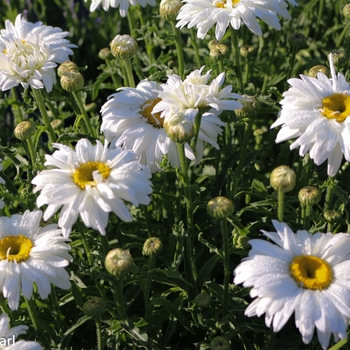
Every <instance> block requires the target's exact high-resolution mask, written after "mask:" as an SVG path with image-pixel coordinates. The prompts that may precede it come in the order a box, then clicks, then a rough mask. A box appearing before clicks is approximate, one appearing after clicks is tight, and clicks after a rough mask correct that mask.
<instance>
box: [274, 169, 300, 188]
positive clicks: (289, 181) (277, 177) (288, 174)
mask: <svg viewBox="0 0 350 350" xmlns="http://www.w3.org/2000/svg"><path fill="white" fill-rule="evenodd" d="M295 182H296V176H295V172H294V170H293V169H291V168H290V167H289V166H287V165H280V166H279V167H277V168H275V169H273V170H272V172H271V175H270V185H271V187H272V188H273V189H274V190H276V191H278V190H279V191H282V192H289V191H291V190H292V189H293V188H294V186H295Z"/></svg>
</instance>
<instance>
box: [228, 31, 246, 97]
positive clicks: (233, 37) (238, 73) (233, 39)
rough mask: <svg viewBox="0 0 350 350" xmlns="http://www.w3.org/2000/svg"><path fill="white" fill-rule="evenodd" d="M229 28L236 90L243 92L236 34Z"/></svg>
mask: <svg viewBox="0 0 350 350" xmlns="http://www.w3.org/2000/svg"><path fill="white" fill-rule="evenodd" d="M230 29H231V42H232V52H233V67H234V70H235V73H236V80H237V92H238V93H239V94H242V93H243V92H244V87H243V80H242V71H241V63H240V53H239V47H238V34H237V31H236V30H235V29H233V27H232V26H230Z"/></svg>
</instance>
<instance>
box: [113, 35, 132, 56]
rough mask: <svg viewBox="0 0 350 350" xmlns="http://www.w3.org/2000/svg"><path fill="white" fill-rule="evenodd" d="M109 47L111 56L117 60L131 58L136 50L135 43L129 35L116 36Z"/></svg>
mask: <svg viewBox="0 0 350 350" xmlns="http://www.w3.org/2000/svg"><path fill="white" fill-rule="evenodd" d="M109 45H110V48H111V52H112V55H113V56H114V57H115V58H117V59H119V60H129V59H130V58H133V57H134V56H135V55H136V53H137V50H138V45H137V41H136V40H135V39H134V38H133V37H131V36H130V35H117V36H116V37H115V38H114V39H113V40H112V41H111V43H110V44H109Z"/></svg>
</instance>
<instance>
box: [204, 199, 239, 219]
mask: <svg viewBox="0 0 350 350" xmlns="http://www.w3.org/2000/svg"><path fill="white" fill-rule="evenodd" d="M234 210H235V208H234V205H233V203H232V201H231V200H229V199H228V198H226V197H223V196H218V197H215V198H213V199H211V200H210V201H209V202H208V204H207V211H208V214H209V215H210V216H211V217H212V218H214V219H226V218H228V217H229V216H230V215H232V214H233V212H234Z"/></svg>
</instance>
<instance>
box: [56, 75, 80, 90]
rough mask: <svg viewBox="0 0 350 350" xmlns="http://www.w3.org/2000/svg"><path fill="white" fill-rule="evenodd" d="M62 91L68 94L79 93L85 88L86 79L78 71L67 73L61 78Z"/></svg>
mask: <svg viewBox="0 0 350 350" xmlns="http://www.w3.org/2000/svg"><path fill="white" fill-rule="evenodd" d="M60 82H61V86H62V89H64V90H66V91H68V92H76V91H79V90H80V89H81V88H82V87H83V86H84V77H83V75H82V74H81V73H80V72H78V71H71V72H65V73H63V75H62V76H61V80H60Z"/></svg>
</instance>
